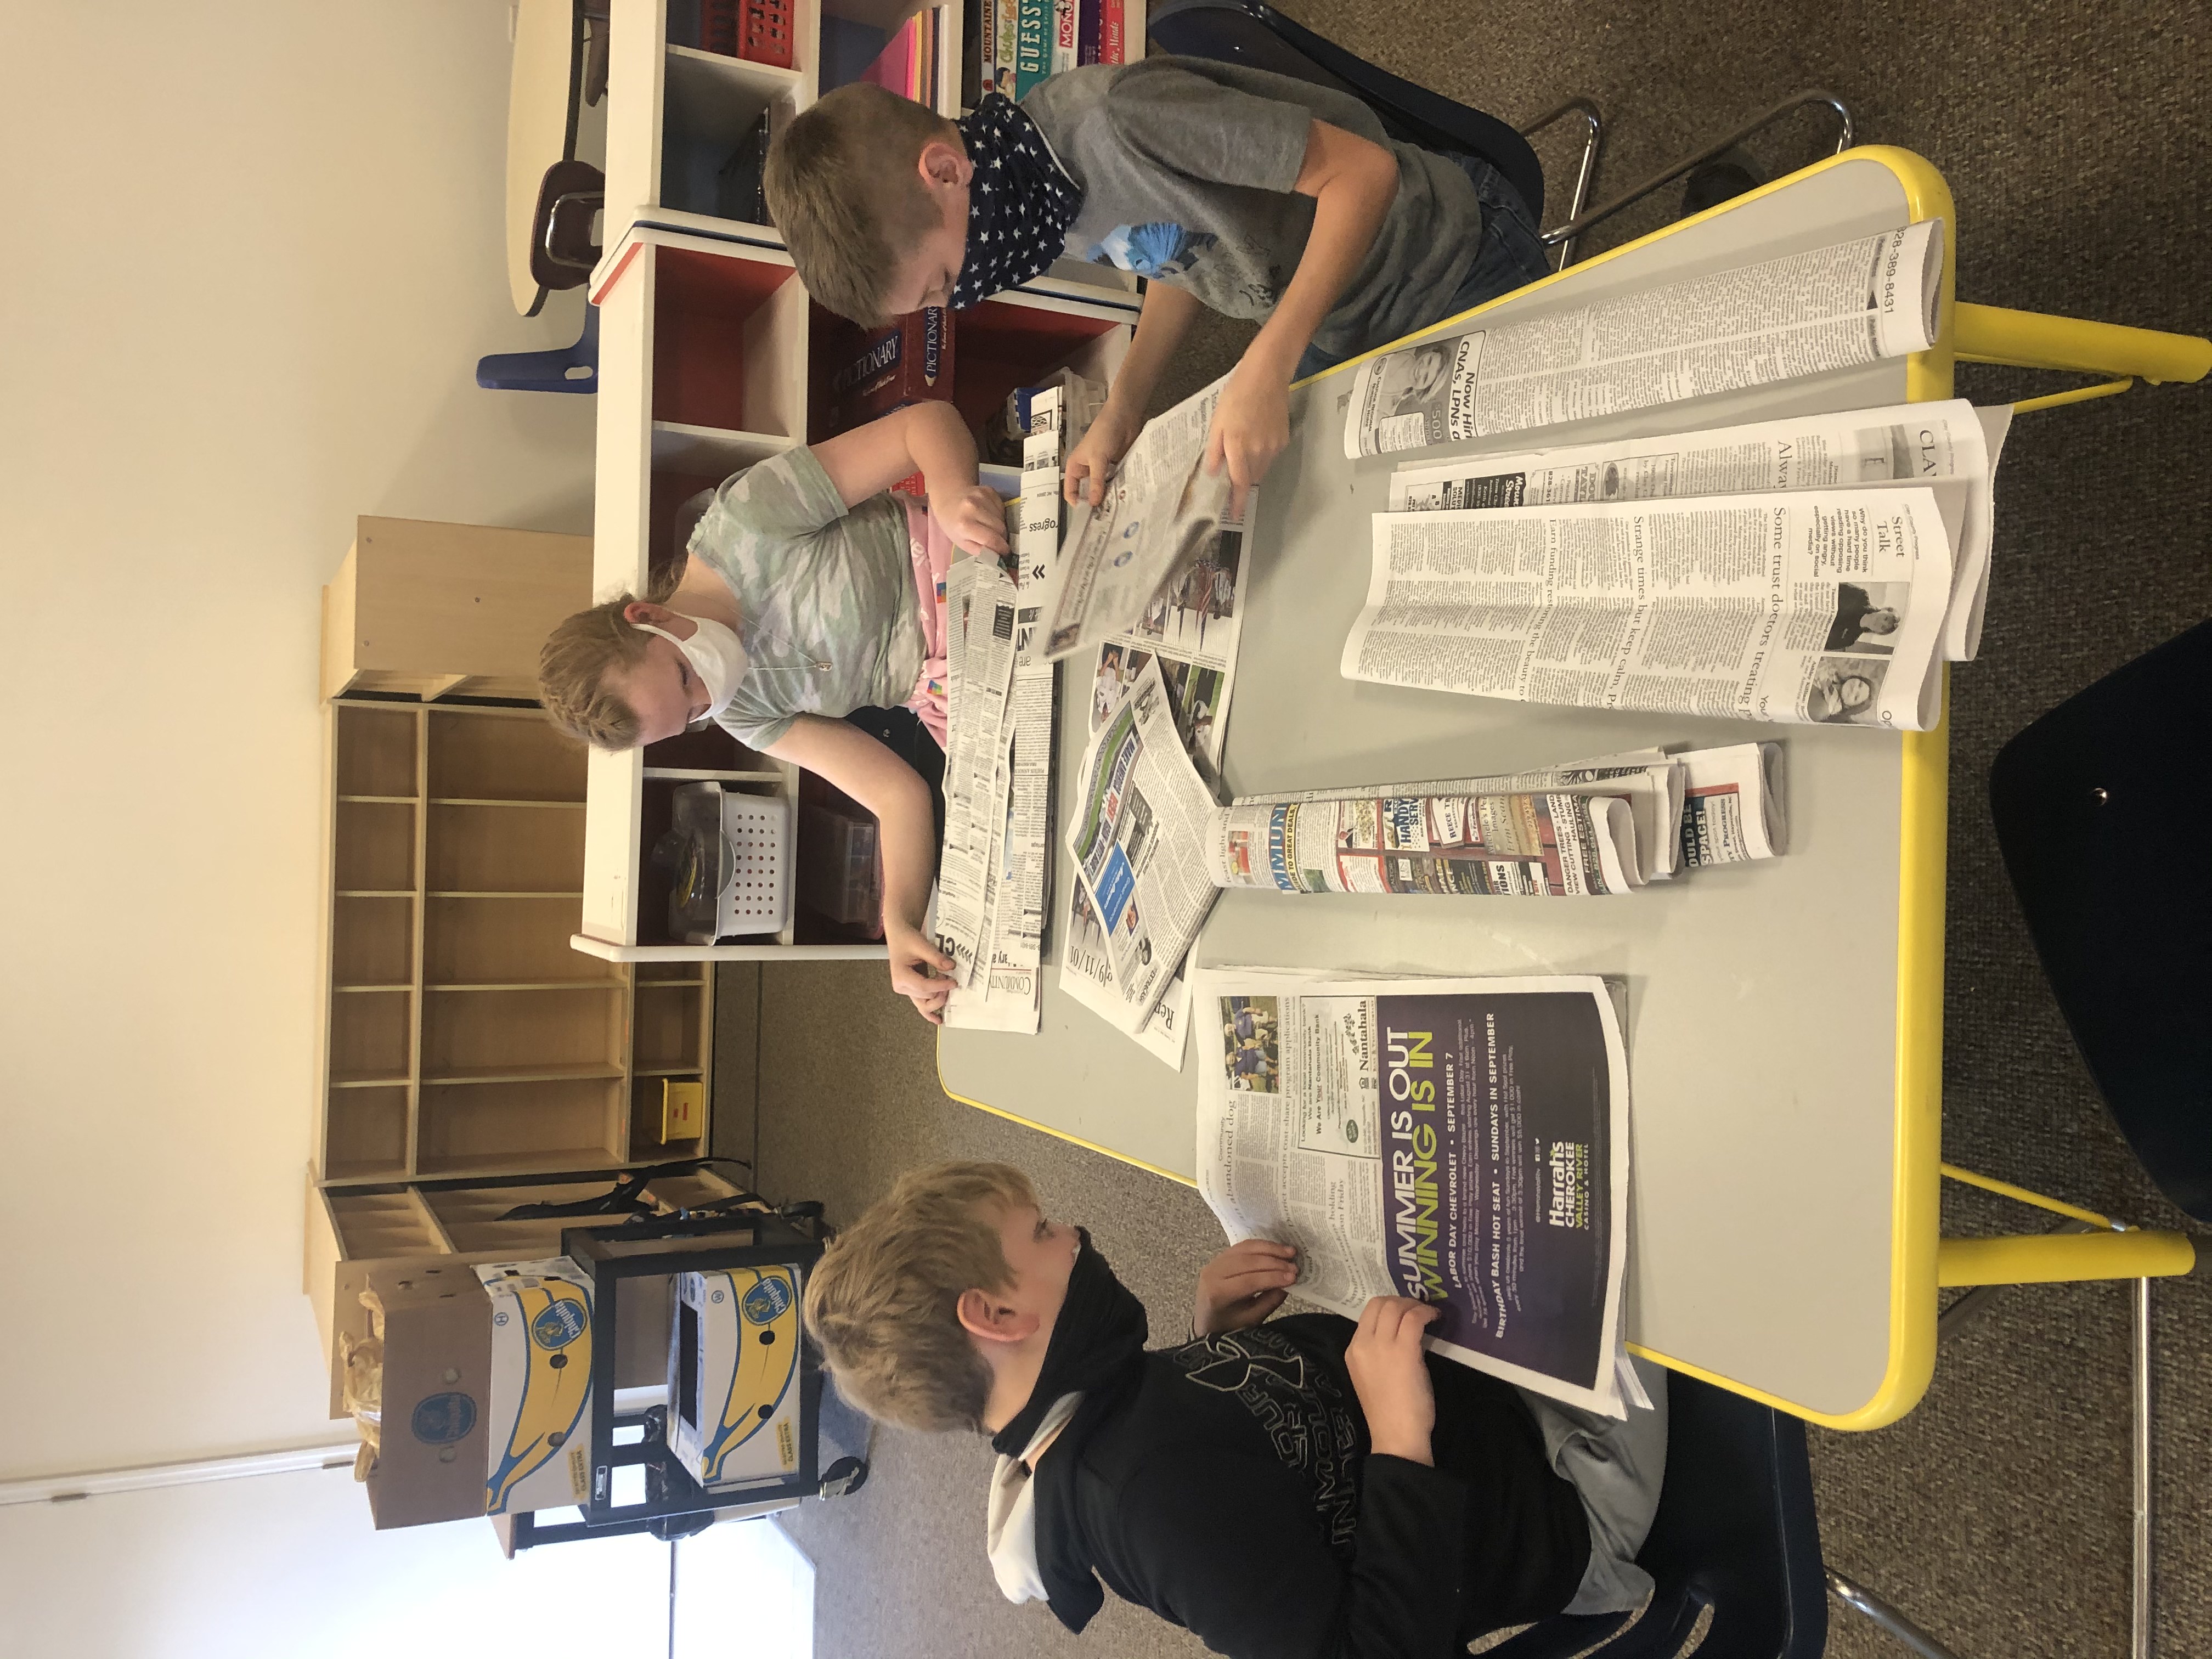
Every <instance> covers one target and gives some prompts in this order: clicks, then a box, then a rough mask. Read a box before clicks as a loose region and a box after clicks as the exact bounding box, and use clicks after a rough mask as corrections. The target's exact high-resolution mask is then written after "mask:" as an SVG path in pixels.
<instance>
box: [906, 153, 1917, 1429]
mask: <svg viewBox="0 0 2212 1659" xmlns="http://www.w3.org/2000/svg"><path fill="white" fill-rule="evenodd" d="M1861 161H1873V162H1875V163H1877V164H1879V165H1881V166H1882V167H1887V168H1888V169H1889V170H1890V172H1891V173H1893V174H1895V175H1896V178H1897V181H1898V183H1899V185H1901V186H1903V188H1904V191H1905V220H1906V222H1908V223H1912V224H1917V223H1918V222H1920V221H1922V220H1923V219H1940V220H1942V222H1943V234H1944V237H1945V246H1944V253H1943V263H1942V305H1941V307H1940V308H1939V311H1938V326H1937V330H1936V343H1935V345H1934V346H1933V347H1931V348H1930V349H1928V350H1926V351H1922V352H1916V353H1914V354H1913V355H1912V356H1910V357H1908V358H1906V359H1905V401H1906V402H1908V403H1931V402H1940V401H1941V400H1942V399H1944V398H1948V397H1949V396H1951V379H1952V369H1953V365H1954V352H1953V347H1952V335H1953V326H1954V317H1955V313H1956V306H1955V304H1954V293H1953V285H1954V276H1955V270H1956V266H1957V263H1958V261H1957V250H1958V233H1959V225H1958V216H1957V212H1956V210H1955V209H1954V206H1953V204H1952V201H1951V187H1950V185H1948V184H1946V183H1945V182H1944V180H1943V175H1942V174H1941V173H1938V172H1936V169H1935V167H1933V166H1932V165H1930V164H1929V162H1928V161H1925V160H1924V159H1923V158H1922V157H1920V156H1918V155H1914V154H1913V153H1912V152H1911V150H1907V149H1897V148H1895V147H1893V146H1891V145H1887V144H1867V145H1862V146H1860V147H1858V148H1857V149H1847V150H1844V152H1843V153H1842V154H1840V155H1832V156H1830V157H1828V158H1827V159H1826V161H1816V162H1815V163H1814V164H1813V165H1812V166H1811V167H1804V168H1801V169H1800V170H1799V171H1797V172H1796V173H1790V174H1789V175H1787V176H1786V177H1784V178H1781V179H1775V180H1774V181H1773V182H1772V183H1771V184H1767V185H1760V186H1759V188H1758V189H1756V190H1753V191H1747V192H1746V193H1745V194H1743V195H1741V196H1738V197H1734V198H1732V199H1730V200H1729V201H1726V202H1723V203H1722V204H1720V205H1719V206H1717V207H1714V208H1708V209H1707V210H1705V212H1703V213H1700V214H1699V215H1697V216H1694V217H1692V218H1689V219H1683V220H1679V221H1677V222H1674V223H1673V224H1669V225H1664V226H1662V227H1661V228H1659V229H1657V230H1655V231H1653V232H1651V233H1650V234H1648V235H1645V236H1640V237H1638V239H1637V240H1634V241H1632V242H1625V243H1623V244H1622V245H1621V246H1619V247H1617V248H1609V249H1607V251H1606V252H1603V253H1600V254H1597V255H1595V256H1593V257H1592V258H1588V259H1585V260H1583V261H1581V262H1580V263H1578V264H1574V265H1571V266H1570V267H1569V268H1568V269H1569V270H1573V271H1583V270H1589V269H1590V268H1591V267H1592V266H1595V265H1601V264H1605V263H1606V262H1607V260H1610V259H1617V258H1620V257H1621V256H1622V255H1624V254H1626V253H1628V252H1632V251H1633V250H1634V249H1637V248H1641V247H1644V246H1649V245H1650V243H1652V242H1655V241H1657V240H1659V239H1660V238H1662V237H1663V236H1670V235H1672V234H1674V233H1675V232H1676V231H1679V230H1680V229H1681V228H1683V227H1684V226H1686V225H1693V224H1701V223H1703V222H1705V220H1707V219H1711V218H1714V217H1716V216H1719V215H1721V214H1723V213H1727V212H1729V211H1730V210H1732V209H1735V208H1737V207H1740V206H1741V205H1742V204H1744V203H1746V202H1751V201H1756V200H1757V199H1758V198H1759V197H1762V196H1771V195H1772V194H1773V193H1774V192H1776V191H1779V190H1783V189H1785V188H1787V187H1788V186H1790V185H1793V184H1796V182H1798V181H1799V180H1800V179H1808V178H1810V177H1811V176H1813V175H1814V173H1825V172H1826V171H1827V170H1828V169H1829V168H1831V167H1844V166H1848V165H1850V164H1851V163H1854V162H1861ZM1564 275H1565V273H1557V274H1554V275H1553V276H1547V277H1546V278H1544V280H1543V281H1542V282H1540V283H1530V284H1529V285H1528V287H1527V288H1520V289H1515V290H1514V291H1513V293H1512V294H1511V295H1500V296H1499V298H1498V299H1497V300H1493V301H1489V302H1488V303H1487V304H1486V305H1480V306H1477V307H1474V309H1473V310H1472V311H1468V312H1463V313H1461V314H1460V315H1459V316H1457V317H1451V318H1447V319H1444V321H1443V323H1438V324H1431V325H1430V327H1429V328H1425V329H1423V330H1421V331H1420V332H1422V333H1424V334H1425V333H1429V332H1431V331H1433V330H1434V329H1435V328H1437V327H1442V326H1444V325H1447V324H1450V323H1457V322H1461V321H1463V320H1465V319H1467V318H1470V317H1477V316H1480V314H1481V313H1483V312H1485V311H1486V310H1488V309H1489V308H1490V307H1491V306H1493V305H1498V304H1501V303H1503V302H1504V300H1506V299H1511V298H1517V297H1519V296H1520V295H1524V294H1527V293H1528V292H1529V290H1530V289H1534V288H1542V287H1544V286H1545V285H1546V284H1547V283H1556V282H1558V281H1559V280H1560V279H1561V276H1564ZM1393 349H1395V343H1393V344H1392V345H1385V346H1378V347H1377V348H1376V349H1375V350H1373V351H1370V352H1368V353H1365V354H1364V355H1363V356H1358V357H1354V358H1352V359H1351V360H1350V361H1349V362H1344V363H1341V364H1339V365H1338V366H1337V367H1336V368H1332V369H1329V370H1327V371H1326V373H1328V374H1340V373H1342V372H1343V371H1345V370H1346V369H1349V368H1354V367H1356V366H1357V365H1358V364H1360V363H1363V362H1366V361H1367V359H1368V358H1370V357H1376V356H1381V355H1382V354H1383V352H1386V351H1389V350H1393ZM1311 378H1312V379H1315V380H1319V379H1321V378H1322V376H1320V375H1315V376H1313V377H1311ZM1297 384H1298V385H1301V386H1303V385H1304V384H1306V382H1305V381H1303V380H1302V381H1299V382H1297ZM1950 699H1951V685H1950V671H1949V669H1948V667H1947V668H1946V669H1945V670H1944V678H1943V714H1942V719H1941V720H1938V721H1937V722H1936V726H1935V729H1934V730H1932V731H1928V732H1904V733H1902V734H1901V736H1902V738H1903V750H1904V752H1903V759H1902V762H1901V764H1902V766H1903V769H1904V772H1903V777H1902V780H1901V787H1900V789H1899V836H1898V870H1897V885H1898V896H1897V911H1898V914H1897V1149H1896V1156H1895V1158H1894V1159H1893V1165H1892V1176H1891V1179H1892V1182H1893V1189H1892V1194H1891V1205H1890V1215H1891V1234H1890V1291H1889V1364H1888V1366H1887V1369H1886V1370H1885V1371H1884V1372H1883V1375H1882V1379H1881V1383H1879V1384H1878V1385H1877V1386H1876V1388H1875V1391H1874V1393H1873V1395H1871V1396H1869V1398H1868V1400H1867V1401H1866V1402H1865V1403H1864V1404H1863V1405H1861V1406H1859V1407H1857V1408H1856V1409H1854V1410H1851V1411H1848V1412H1816V1411H1811V1410H1808V1408H1806V1407H1803V1406H1802V1405H1799V1404H1797V1403H1796V1402H1795V1401H1789V1400H1784V1399H1783V1398H1782V1397H1781V1396H1779V1395H1773V1394H1769V1393H1767V1392H1765V1390H1763V1389H1754V1388H1750V1387H1747V1385H1745V1384H1743V1383H1738V1382H1735V1381H1734V1380H1733V1379H1731V1378H1729V1377H1726V1376H1722V1375H1720V1374H1719V1373H1718V1372H1717V1371H1711V1370H1705V1368H1704V1367H1702V1366H1699V1365H1692V1364H1688V1363H1687V1362H1686V1361H1684V1360H1680V1359H1677V1358H1674V1357H1673V1356H1672V1355H1670V1354H1667V1353H1663V1352H1660V1351H1659V1350H1658V1349H1656V1348H1650V1347H1646V1346H1644V1345H1643V1344H1641V1343H1631V1344H1629V1346H1630V1347H1631V1348H1632V1349H1633V1350H1634V1351H1635V1352H1638V1353H1639V1354H1642V1355H1644V1357H1645V1358H1650V1359H1653V1360H1656V1361H1657V1362H1658V1363H1659V1364H1662V1365H1664V1366H1666V1367H1667V1368H1668V1370H1677V1371H1681V1372H1683V1373H1685V1374H1686V1375H1687V1376H1694V1377H1697V1378H1698V1379H1699V1380H1700V1381H1701V1382H1705V1383H1712V1384H1713V1385H1714V1386H1715V1387H1717V1388H1723V1389H1728V1390H1729V1392H1730V1393H1732V1394H1740V1395H1744V1396H1746V1397H1747V1398H1748V1399H1752V1400H1756V1401H1759V1402H1760V1403H1761V1404H1763V1405H1767V1406H1771V1407H1774V1408H1775V1409H1777V1410H1778V1411H1784V1412H1788V1413H1790V1415H1791V1416H1793V1417H1801V1418H1803V1419H1805V1420H1806V1421H1807V1422H1808V1423H1818V1424H1820V1425H1821V1426H1822V1427H1824V1428H1831V1429H1854V1430H1859V1429H1878V1428H1881V1426H1882V1425H1885V1424H1887V1423H1893V1422H1895V1421H1896V1420H1897V1419H1899V1418H1900V1417H1902V1416H1904V1415H1905V1413H1907V1412H1909V1411H1911V1409H1912V1407H1915V1406H1916V1405H1917V1404H1919V1402H1920V1397H1921V1395H1923V1394H1925V1393H1926V1392H1927V1391H1928V1384H1929V1381H1930V1379H1932V1378H1933V1377H1934V1376H1935V1374H1936V1237H1937V1232H1938V1228H1939V1225H1940V1220H1939V1215H1940V1210H1941V1201H1940V1200H1941V1193H1942V1176H1941V1174H1940V1170H1939V1165H1940V1164H1941V1163H1942V1149H1943V1120H1942V1109H1943V899H1944V859H1945V852H1946V848H1947V845H1948V825H1947V814H1948V811H1949V805H1950V787H1951V782H1950V780H1951V737H1950V727H1951V714H1950ZM937 1082H938V1087H939V1088H940V1089H942V1090H943V1091H945V1095H946V1096H947V1097H949V1098H951V1099H953V1100H957V1101H958V1102H959V1103H961V1104H962V1105H963V1106H973V1107H975V1109H977V1110H978V1111H984V1112H988V1113H990V1114H991V1115H993V1116H994V1117H1001V1118H1004V1119H1006V1121H1008V1122H1011V1123H1019V1124H1021V1125H1023V1126H1024V1127H1027V1128H1031V1129H1036V1130H1039V1131H1041V1132H1042V1133H1045V1134H1048V1135H1052V1136H1054V1137H1056V1138H1057V1139H1061V1140H1065V1141H1069V1142H1072V1143H1073V1145H1075V1146H1081V1147H1083V1148H1085V1150H1086V1151H1090V1152H1098V1153H1101V1154H1103V1155H1104V1156H1105V1157H1108V1158H1116V1159H1119V1160H1120V1161H1121V1163H1124V1164H1134V1165H1135V1166H1136V1167H1137V1168H1139V1169H1140V1170H1150V1171H1151V1172H1152V1174H1154V1175H1158V1176H1166V1177H1167V1179H1169V1180H1170V1181H1174V1182H1180V1183H1181V1184H1182V1185H1183V1186H1186V1187H1195V1186H1196V1185H1197V1184H1198V1183H1197V1182H1194V1181H1193V1180H1192V1179H1191V1178H1190V1177H1189V1176H1186V1175H1179V1174H1177V1173H1176V1171H1175V1170H1164V1169H1162V1168H1160V1167H1159V1166H1158V1164H1147V1163H1146V1162H1145V1161H1144V1160H1143V1159H1142V1158H1130V1157H1128V1156H1127V1154H1125V1153H1121V1152H1115V1151H1114V1150H1113V1149H1112V1148H1111V1147H1109V1146H1100V1145H1099V1144H1098V1143H1097V1141H1095V1140H1086V1139H1084V1138H1083V1137H1082V1136H1081V1135H1074V1134H1070V1133H1067V1132H1066V1130H1064V1129H1055V1128H1053V1127H1050V1126H1049V1125H1048V1124H1043V1123H1039V1122H1037V1121H1036V1120H1035V1119H1033V1118H1026V1117H1024V1116H1022V1115H1020V1114H1019V1113H1017V1112H1009V1111H1006V1110H1005V1109H1003V1108H1000V1107H997V1106H993V1105H990V1104H989V1103H987V1102H984V1101H981V1100H975V1099H971V1098H970V1097H968V1096H966V1095H963V1094H960V1093H957V1092H956V1091H954V1090H953V1089H951V1087H949V1086H948V1085H946V1084H945V1039H944V1033H943V1032H942V1031H940V1032H939V1034H938V1048H937Z"/></svg>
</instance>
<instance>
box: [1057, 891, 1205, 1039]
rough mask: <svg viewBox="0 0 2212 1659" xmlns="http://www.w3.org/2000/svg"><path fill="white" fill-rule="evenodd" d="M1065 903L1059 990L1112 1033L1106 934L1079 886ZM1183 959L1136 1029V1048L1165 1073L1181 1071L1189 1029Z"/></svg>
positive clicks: (1115, 1022)
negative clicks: (1110, 1027) (1110, 1028)
mask: <svg viewBox="0 0 2212 1659" xmlns="http://www.w3.org/2000/svg"><path fill="white" fill-rule="evenodd" d="M1067 890H1068V902H1067V911H1066V917H1065V919H1064V920H1063V921H1062V922H1061V924H1060V938H1061V939H1064V940H1065V941H1066V944H1065V945H1062V947H1061V949H1060V990H1061V991H1062V992H1063V993H1064V994H1066V995H1067V996H1068V997H1069V998H1071V999H1072V1000H1074V1001H1076V1002H1078V1003H1080V1004H1081V1005H1082V1006H1084V1007H1085V1008H1088V1009H1089V1010H1091V1012H1092V1013H1094V1014H1097V1015H1099V1016H1100V1017H1101V1018H1103V1019H1104V1020H1105V1021H1106V1022H1107V1024H1110V1025H1112V1026H1114V1027H1115V1029H1116V1030H1121V1029H1122V1022H1123V1019H1124V1018H1125V1014H1124V1010H1123V1008H1122V997H1121V987H1120V986H1119V985H1117V984H1116V983H1115V980H1114V960H1113V957H1110V956H1109V954H1108V953H1107V950H1106V929H1105V928H1104V927H1103V926H1102V925H1101V924H1100V922H1099V921H1098V913H1097V910H1096V909H1094V908H1091V895H1090V894H1089V893H1087V892H1085V890H1084V887H1083V884H1082V883H1081V882H1079V881H1071V882H1070V883H1068V884H1067ZM1188 975H1189V969H1188V957H1186V958H1185V961H1184V962H1183V963H1179V964H1177V966H1176V970H1175V975H1174V976H1173V977H1172V978H1171V979H1170V980H1169V981H1168V983H1167V988H1166V989H1165V990H1164V991H1162V992H1161V993H1160V998H1159V1000H1158V1002H1155V1003H1154V1004H1153V1005H1152V1012H1150V1013H1148V1014H1146V1016H1145V1023H1144V1024H1142V1025H1141V1026H1139V1028H1138V1029H1137V1031H1136V1040H1137V1046H1138V1047H1139V1048H1142V1049H1143V1050H1144V1051H1145V1052H1146V1054H1150V1055H1152V1058H1153V1059H1155V1060H1158V1061H1160V1062H1161V1063H1162V1064H1164V1066H1167V1067H1168V1069H1169V1070H1170V1071H1175V1072H1180V1071H1181V1070H1182V1057H1183V1050H1184V1049H1185V1048H1187V1047H1188V1041H1187V1038H1188V1026H1189V1024H1190V979H1189V976H1188Z"/></svg>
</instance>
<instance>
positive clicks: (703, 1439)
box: [668, 1267, 799, 1487]
mask: <svg viewBox="0 0 2212 1659" xmlns="http://www.w3.org/2000/svg"><path fill="white" fill-rule="evenodd" d="M668 1397H669V1401H670V1402H671V1405H672V1406H673V1407H675V1409H674V1410H673V1411H672V1412H671V1413H670V1414H669V1415H670V1423H669V1429H670V1437H671V1440H672V1442H673V1443H674V1449H675V1452H676V1459H677V1461H678V1462H680V1463H681V1464H683V1465H684V1468H686V1469H688V1470H690V1474H691V1478H692V1479H693V1480H696V1481H697V1482H698V1483H699V1484H700V1485H701V1486H708V1487H722V1486H738V1485H742V1484H744V1482H747V1481H756V1480H775V1479H777V1478H778V1477H780V1476H783V1475H789V1474H797V1473H798V1472H799V1274H798V1272H797V1270H796V1269H794V1268H791V1267H729V1268H718V1269H716V1270H714V1271H713V1272H711V1273H682V1274H679V1275H678V1277H677V1279H676V1319H675V1327H674V1328H673V1330H671V1332H670V1334H669V1344H668Z"/></svg>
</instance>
